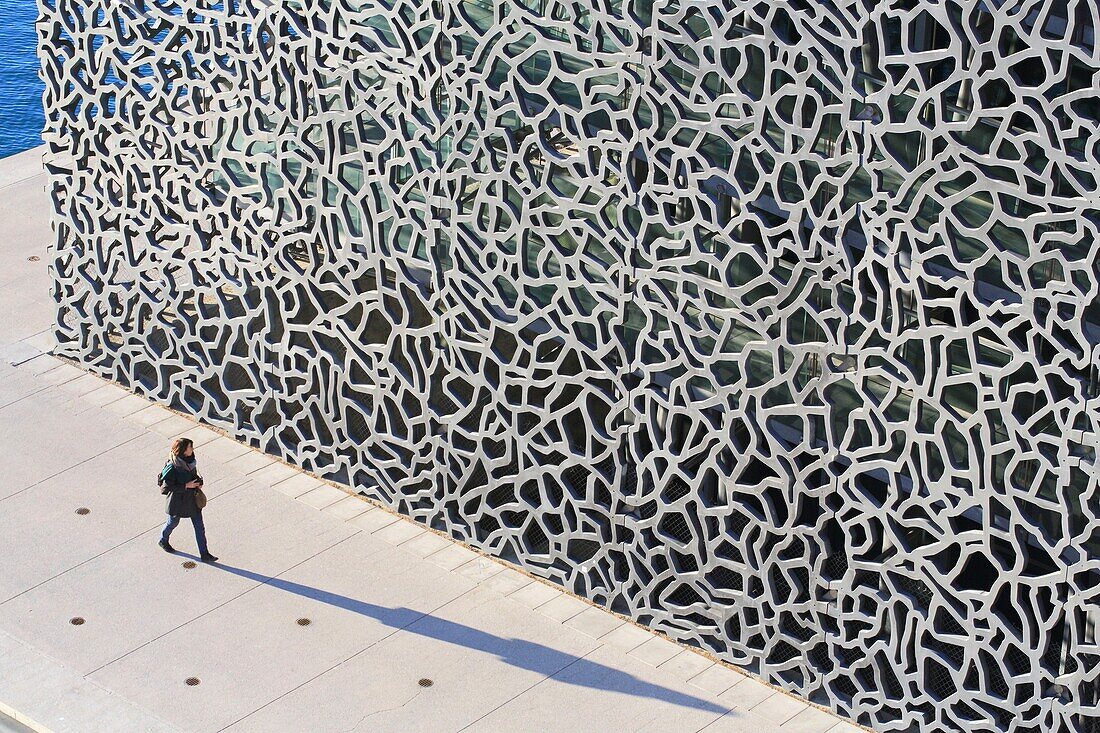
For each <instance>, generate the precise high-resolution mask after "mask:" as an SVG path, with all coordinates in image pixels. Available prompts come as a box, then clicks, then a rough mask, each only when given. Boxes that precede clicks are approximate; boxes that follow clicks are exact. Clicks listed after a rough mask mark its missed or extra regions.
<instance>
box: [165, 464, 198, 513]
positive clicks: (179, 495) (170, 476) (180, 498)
mask: <svg viewBox="0 0 1100 733" xmlns="http://www.w3.org/2000/svg"><path fill="white" fill-rule="evenodd" d="M196 476H198V474H197V473H196V472H195V471H188V470H187V469H184V468H180V467H178V466H172V468H170V469H169V470H168V473H167V474H166V475H165V477H164V488H165V489H167V490H168V496H167V501H166V502H165V505H164V511H165V512H166V513H168V514H171V515H172V516H173V517H193V516H195V515H196V514H198V513H199V507H198V505H197V504H196V503H195V490H194V489H188V488H186V485H187V484H188V483H190V482H191V481H194V480H195V477H196Z"/></svg>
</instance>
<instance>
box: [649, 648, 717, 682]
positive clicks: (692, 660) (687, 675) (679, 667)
mask: <svg viewBox="0 0 1100 733" xmlns="http://www.w3.org/2000/svg"><path fill="white" fill-rule="evenodd" d="M713 666H714V662H712V661H711V660H710V659H707V658H706V657H704V656H703V655H702V654H698V653H697V652H695V651H693V650H691V649H684V650H682V651H681V652H680V653H679V654H677V655H676V656H674V657H672V658H671V659H669V660H668V661H667V662H664V663H662V664H661V671H662V672H668V673H669V674H671V675H673V676H675V677H676V679H680V680H691V679H692V678H694V677H696V676H698V675H699V674H701V673H702V672H703V670H706V669H710V668H711V667H713Z"/></svg>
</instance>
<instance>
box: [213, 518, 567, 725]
mask: <svg viewBox="0 0 1100 733" xmlns="http://www.w3.org/2000/svg"><path fill="white" fill-rule="evenodd" d="M354 536H355V535H351V537H354ZM347 539H350V537H349V538H347ZM342 541H343V540H341V542H342ZM322 552H324V550H322ZM318 554H320V553H318ZM273 579H274V578H269V580H273ZM265 583H266V581H265ZM477 588H478V586H477V585H476V584H475V585H474V586H473V587H472V588H468V589H467V590H464V591H462V592H461V593H459V594H458V595H457V596H455V597H454V598H451V599H449V600H446V601H444V602H443V603H440V604H439V605H438V606H436V607H435V608H433V609H430V610H428V611H425V612H424V613H422V614H420V615H419V616H417V617H416V618H414V619H413V620H412V621H409V622H408V623H407V624H405V625H404V626H400V627H397V628H395V629H394V630H393V631H391V632H390V633H388V634H386V635H385V636H381V637H379V638H377V639H375V640H374V641H372V642H371V643H370V644H367V645H366V646H365V647H363V648H362V649H360V650H359V651H357V652H355V653H354V654H352V655H351V656H350V657H348V658H347V659H344V660H341V661H339V662H337V663H336V664H334V665H332V666H331V667H329V668H328V669H325V670H322V671H320V672H318V673H317V674H315V675H313V676H312V677H310V678H309V679H308V680H304V681H303V682H302V683H301V684H299V685H295V686H294V687H292V688H291V689H289V690H287V691H286V692H284V693H283V694H282V695H279V696H278V697H276V698H272V699H271V700H268V701H267V702H265V703H264V704H263V705H261V706H260V707H258V708H256V709H255V710H253V711H252V712H250V713H247V714H245V715H242V716H241V717H240V718H237V719H236V720H234V721H233V722H232V723H230V724H229V725H227V726H225V727H224V728H220V729H219V730H218V733H221V731H223V730H226V729H228V728H232V727H233V726H235V725H236V724H237V723H239V722H241V721H242V720H244V719H245V718H248V717H251V716H253V715H255V714H256V713H258V712H260V711H261V710H263V709H264V708H266V707H268V706H269V705H272V704H274V703H276V702H278V701H279V700H282V699H283V698H284V697H286V696H287V695H289V694H291V693H292V692H294V691H295V690H298V689H300V688H302V687H305V686H306V685H308V684H309V683H310V682H313V680H315V679H317V678H318V677H322V676H324V675H326V674H328V673H329V672H331V671H332V670H334V669H336V668H337V667H340V666H342V665H345V664H347V663H348V662H350V661H351V660H353V659H355V658H356V657H358V656H360V655H361V654H365V653H367V652H368V651H370V650H371V649H373V648H374V647H376V646H378V645H379V644H381V643H382V642H384V641H386V640H387V639H390V638H392V637H393V636H394V635H395V634H398V633H400V632H402V631H404V630H405V629H407V628H409V627H410V626H412V625H413V624H415V623H416V622H417V621H420V620H422V619H424V618H427V617H428V616H431V615H432V614H434V613H435V612H436V611H438V610H439V609H441V608H443V607H444V606H448V605H450V604H452V603H454V602H455V601H457V600H459V599H461V598H463V597H465V596H467V595H468V594H470V593H472V592H474V591H475V590H477ZM574 661H575V660H574ZM410 700H411V698H410ZM408 702H409V701H406V702H405V703H402V705H399V706H398V707H403V706H404V705H407V704H408ZM378 712H382V711H375V713H371V715H374V714H376V713H378ZM360 722H362V721H360ZM358 725H359V724H358V723H357V724H356V725H355V726H354V727H352V728H351V730H355V727H358Z"/></svg>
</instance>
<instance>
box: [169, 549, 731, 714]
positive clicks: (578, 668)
mask: <svg viewBox="0 0 1100 733" xmlns="http://www.w3.org/2000/svg"><path fill="white" fill-rule="evenodd" d="M180 554H185V553H180ZM215 567H218V568H220V569H222V570H224V571H226V572H227V573H233V574H234V575H239V576H241V577H242V578H248V579H249V580H254V581H256V582H258V583H264V584H266V585H270V586H272V587H274V588H279V589H280V590H285V591H287V592H288V593H294V594H297V595H300V596H302V597H304V598H310V599H312V600H315V601H320V602H321V603H327V604H328V605H330V606H335V607H337V608H343V609H345V610H347V611H352V612H353V613H358V614H360V615H362V616H367V617H370V618H373V619H375V620H376V621H378V622H380V623H382V624H385V625H386V626H389V627H391V628H394V629H400V630H401V631H405V632H407V633H411V634H419V635H421V636H426V637H430V638H432V639H438V640H440V641H445V642H447V643H449V644H456V645H458V646H464V647H466V648H468V649H476V650H478V651H480V652H484V653H486V654H493V655H495V656H496V657H497V658H498V659H500V660H501V661H503V662H505V663H507V664H511V665H513V666H515V667H519V668H521V669H527V670H531V671H532V672H537V673H539V674H542V675H546V676H547V677H550V676H553V677H554V679H556V680H558V681H559V682H565V683H568V684H571V685H580V686H583V687H592V688H595V689H599V690H609V691H612V692H619V693H622V694H624V695H633V696H635V697H648V698H653V699H654V700H661V701H662V702H667V703H672V704H674V705H680V706H683V707H689V708H695V709H697V710H703V711H706V712H710V713H714V714H716V715H725V714H727V713H730V714H732V713H731V711H730V708H729V707H723V706H721V705H717V704H715V703H713V702H710V701H709V700H704V699H702V698H698V697H694V696H692V695H688V694H686V693H683V692H679V691H677V690H672V689H669V688H667V687H661V686H660V685H655V684H652V683H650V682H646V681H645V680H641V679H638V678H637V677H635V676H634V675H632V674H629V673H627V672H623V671H621V670H618V669H615V668H614V667H608V666H607V665H604V664H599V663H597V662H592V661H589V660H587V659H585V658H583V657H576V656H574V655H572V654H566V653H565V652H560V651H558V650H557V649H552V648H550V647H548V646H545V645H543V644H537V643H535V642H532V641H527V640H526V639H510V638H505V637H502V636H496V635H495V634H490V633H487V632H485V631H482V630H481V629H475V628H473V627H471V626H466V625H465V624H459V623H455V622H454V621H448V620H447V619H442V618H438V617H436V616H432V615H431V614H428V613H423V612H421V611H416V610H414V609H411V608H405V607H402V606H399V607H397V608H389V607H387V606H379V605H376V604H373V603H367V602H366V601H358V600H356V599H354V598H348V597H347V596H341V595H338V594H336V593H330V592H328V591H324V590H320V589H318V588H312V587H310V586H308V585H302V584H300V583H293V582H291V581H289V580H282V579H280V578H272V577H270V576H267V575H261V574H259V573H254V572H251V571H249V570H244V569H243V568H237V567H233V566H232V565H226V564H224V563H217V564H216V565H215ZM567 667H568V669H566V668H567Z"/></svg>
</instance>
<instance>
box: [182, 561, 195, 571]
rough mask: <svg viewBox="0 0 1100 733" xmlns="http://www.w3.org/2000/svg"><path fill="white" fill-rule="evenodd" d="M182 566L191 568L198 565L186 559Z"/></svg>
mask: <svg viewBox="0 0 1100 733" xmlns="http://www.w3.org/2000/svg"><path fill="white" fill-rule="evenodd" d="M183 567H185V568H187V569H188V570H191V569H192V568H197V567H198V565H196V564H195V561H194V560H187V561H186V562H184V563H183Z"/></svg>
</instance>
